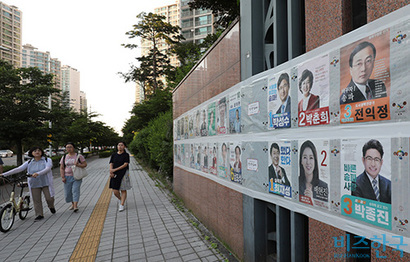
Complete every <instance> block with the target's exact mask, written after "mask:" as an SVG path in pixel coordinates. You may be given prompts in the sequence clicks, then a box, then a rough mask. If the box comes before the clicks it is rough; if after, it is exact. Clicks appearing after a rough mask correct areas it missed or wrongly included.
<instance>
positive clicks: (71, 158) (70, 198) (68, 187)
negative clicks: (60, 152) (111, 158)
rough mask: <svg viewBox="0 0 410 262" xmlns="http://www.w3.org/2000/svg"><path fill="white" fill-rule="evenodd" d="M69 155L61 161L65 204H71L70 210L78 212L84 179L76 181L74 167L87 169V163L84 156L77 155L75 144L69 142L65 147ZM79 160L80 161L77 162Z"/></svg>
mask: <svg viewBox="0 0 410 262" xmlns="http://www.w3.org/2000/svg"><path fill="white" fill-rule="evenodd" d="M65 149H66V151H67V154H65V155H64V156H63V157H62V158H61V160H60V175H61V179H62V181H63V183H64V196H65V202H66V203H70V202H71V206H70V208H69V210H73V211H74V212H78V201H79V200H80V187H81V183H82V182H83V180H82V179H80V180H75V179H74V176H73V169H72V167H73V166H78V167H81V168H85V167H87V162H86V161H85V158H84V156H82V155H80V154H77V152H76V150H75V145H74V143H71V142H68V143H67V144H66V145H65ZM77 159H78V160H77Z"/></svg>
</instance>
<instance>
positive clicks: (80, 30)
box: [0, 0, 175, 134]
mask: <svg viewBox="0 0 410 262" xmlns="http://www.w3.org/2000/svg"><path fill="white" fill-rule="evenodd" d="M0 1H2V2H3V3H5V4H7V5H14V6H16V7H18V9H19V10H20V11H22V13H23V25H22V38H23V40H22V44H23V45H24V44H31V45H32V46H34V47H36V48H38V50H39V51H42V52H46V51H49V52H50V55H51V57H52V58H57V59H58V60H60V61H61V64H62V65H69V66H71V67H73V68H75V69H77V70H78V71H79V72H80V90H81V91H84V92H85V93H86V96H87V101H88V108H89V109H90V107H91V111H92V112H96V113H98V114H100V115H101V116H99V117H98V118H95V119H94V120H98V121H102V122H104V123H105V124H106V125H107V126H110V127H113V128H114V129H115V130H116V131H117V132H118V133H120V134H121V129H122V127H123V126H124V123H125V121H126V120H127V119H129V118H130V116H131V114H130V111H131V110H132V107H133V105H134V102H135V83H125V82H124V79H123V78H121V76H120V75H119V74H118V72H124V73H125V72H128V71H129V69H130V65H131V64H135V65H136V64H137V63H136V62H137V61H136V59H135V58H136V57H138V56H139V54H140V50H139V48H137V49H128V48H124V47H123V46H121V44H127V43H134V44H138V45H139V44H140V42H139V40H137V39H135V38H134V39H129V38H128V37H127V36H126V35H125V33H126V32H127V31H130V30H132V26H133V25H134V24H137V23H138V20H137V18H136V16H137V15H138V14H139V13H141V12H147V13H148V12H153V11H154V8H156V7H161V6H165V5H169V4H173V3H175V0H149V1H141V0H119V1H105V0H100V1H95V0H87V1H84V0H81V1H80V0H70V1H56V0H35V1H32V0H0Z"/></svg>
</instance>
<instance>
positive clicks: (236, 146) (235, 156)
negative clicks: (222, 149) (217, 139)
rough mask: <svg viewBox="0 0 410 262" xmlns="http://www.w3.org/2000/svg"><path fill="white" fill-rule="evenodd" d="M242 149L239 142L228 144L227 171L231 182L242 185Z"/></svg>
mask: <svg viewBox="0 0 410 262" xmlns="http://www.w3.org/2000/svg"><path fill="white" fill-rule="evenodd" d="M241 155H242V148H241V143H240V142H230V143H229V171H230V177H231V181H232V182H235V183H238V184H242V180H243V178H242V161H241Z"/></svg>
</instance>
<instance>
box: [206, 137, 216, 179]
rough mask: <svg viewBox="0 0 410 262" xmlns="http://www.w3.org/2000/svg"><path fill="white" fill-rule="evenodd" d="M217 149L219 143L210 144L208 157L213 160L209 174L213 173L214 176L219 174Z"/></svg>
mask: <svg viewBox="0 0 410 262" xmlns="http://www.w3.org/2000/svg"><path fill="white" fill-rule="evenodd" d="M217 148H218V144H217V143H209V149H208V152H209V153H208V156H209V157H210V159H211V162H210V163H209V164H210V167H209V173H211V174H212V175H216V174H217V172H218V165H217Z"/></svg>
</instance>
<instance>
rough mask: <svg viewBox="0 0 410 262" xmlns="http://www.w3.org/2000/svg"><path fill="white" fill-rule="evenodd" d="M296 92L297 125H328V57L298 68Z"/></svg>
mask: <svg viewBox="0 0 410 262" xmlns="http://www.w3.org/2000/svg"><path fill="white" fill-rule="evenodd" d="M298 91H299V92H298V125H299V126H317V125H325V124H329V122H330V115H329V56H328V55H324V56H321V57H317V58H315V59H312V60H310V61H308V62H306V63H303V64H301V65H299V66H298Z"/></svg>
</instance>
